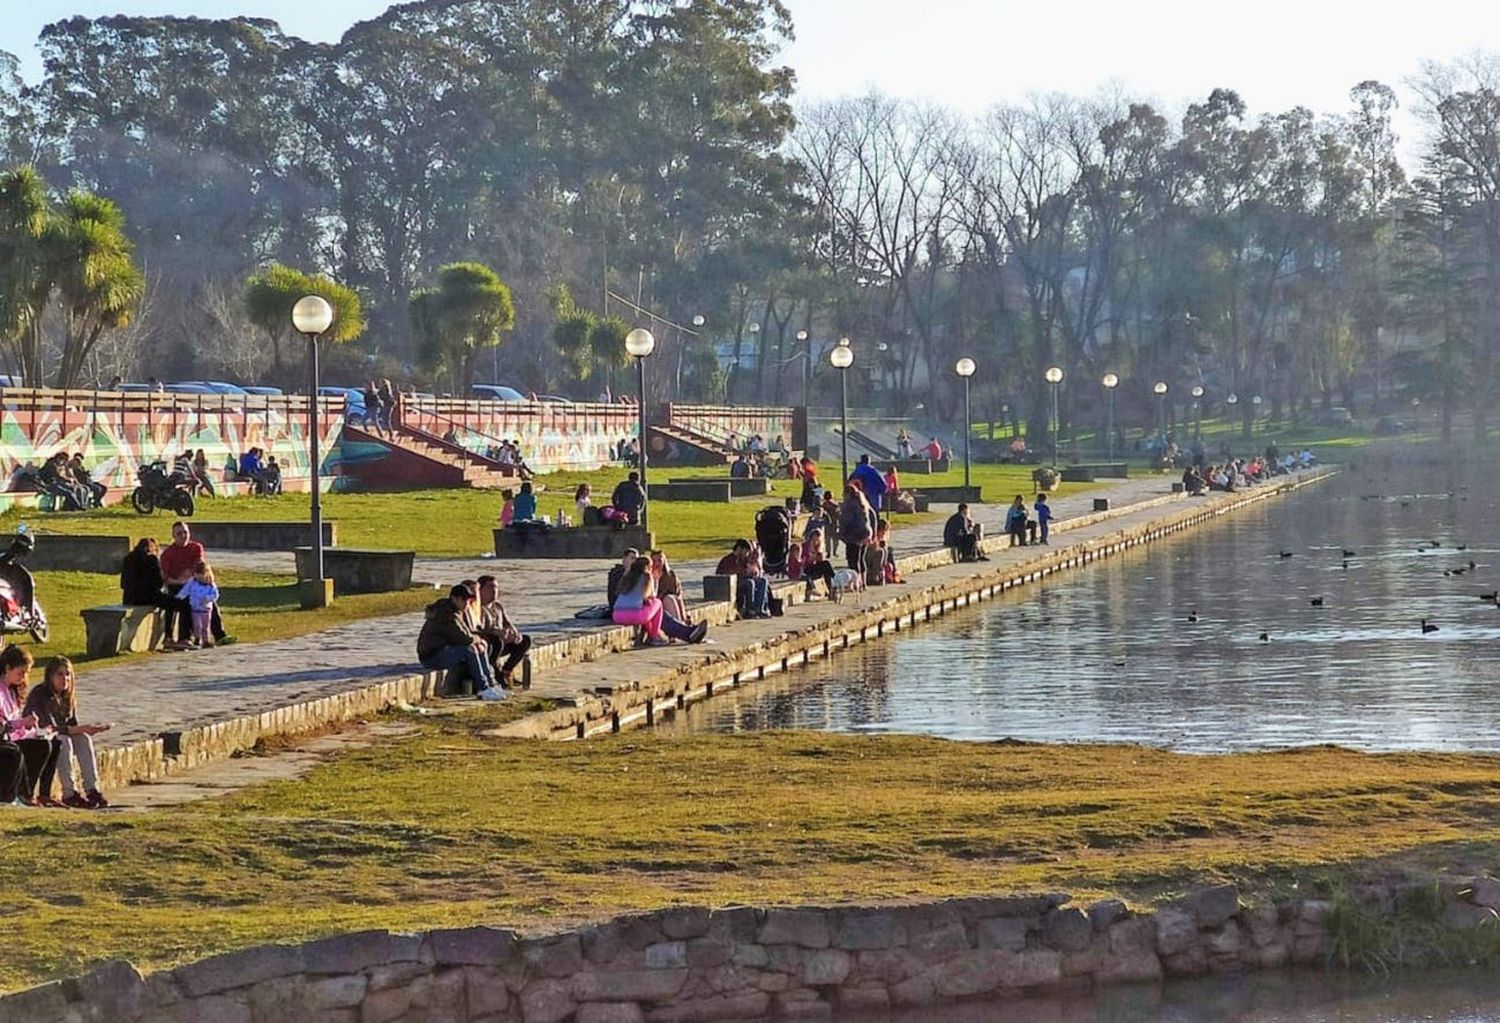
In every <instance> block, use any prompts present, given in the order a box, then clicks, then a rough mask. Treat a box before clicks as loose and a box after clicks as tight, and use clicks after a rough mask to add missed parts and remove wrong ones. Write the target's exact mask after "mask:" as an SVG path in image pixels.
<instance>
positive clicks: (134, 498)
mask: <svg viewBox="0 0 1500 1023" xmlns="http://www.w3.org/2000/svg"><path fill="white" fill-rule="evenodd" d="M140 477H141V485H140V486H138V487H136V488H135V490H133V491H131V494H130V503H131V504H132V505H134V506H135V510H136V511H138V512H140V513H141V514H142V515H150V514H151V513H152V512H153V511H155V510H156V509H158V508H165V509H166V510H167V511H172V512H176V513H177V514H178V515H181V516H182V517H183V518H187V517H188V516H190V515H192V514H193V488H194V486H195V485H196V481H194V480H193V479H191V478H190V477H187V476H184V475H183V474H182V473H178V472H168V471H167V463H166V462H163V461H161V460H159V459H158V460H157V461H155V462H152V463H150V464H149V465H143V466H141V472H140Z"/></svg>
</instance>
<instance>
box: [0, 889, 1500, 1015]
mask: <svg viewBox="0 0 1500 1023" xmlns="http://www.w3.org/2000/svg"><path fill="white" fill-rule="evenodd" d="M1429 887H1430V886H1429ZM1442 897H1443V899H1444V900H1446V904H1447V906H1448V909H1449V910H1450V912H1445V913H1444V915H1443V920H1444V923H1445V924H1446V925H1447V927H1449V928H1451V929H1454V930H1459V929H1464V928H1470V927H1476V926H1481V925H1483V924H1485V923H1487V922H1493V921H1494V919H1495V907H1496V906H1500V882H1496V881H1493V880H1491V879H1488V878H1482V879H1477V880H1475V881H1473V882H1471V883H1468V884H1464V885H1456V884H1454V885H1450V886H1448V887H1447V888H1445V889H1443V890H1442ZM1394 901H1395V897H1394V894H1393V890H1379V891H1372V892H1367V893H1366V902H1367V904H1368V905H1369V906H1372V907H1376V908H1378V907H1380V906H1381V905H1386V904H1393V903H1394ZM1331 909H1332V907H1331V905H1330V904H1329V903H1328V902H1324V901H1318V900H1311V899H1301V900H1294V901H1283V902H1275V901H1272V900H1271V899H1269V898H1253V897H1252V898H1247V899H1242V898H1241V896H1240V893H1239V891H1238V890H1237V889H1236V888H1235V887H1234V886H1233V885H1218V886H1213V887H1206V888H1199V889H1196V890H1194V891H1191V892H1190V893H1188V894H1187V895H1186V896H1184V897H1183V898H1181V899H1178V900H1176V901H1173V902H1169V903H1166V904H1163V905H1160V906H1158V907H1156V908H1155V909H1154V910H1153V911H1150V912H1135V911H1133V910H1131V909H1130V908H1129V907H1127V906H1126V905H1125V903H1123V902H1121V901H1119V900H1115V899H1110V900H1105V901H1101V902H1096V903H1093V904H1091V905H1076V904H1074V903H1073V902H1072V901H1071V900H1070V898H1069V896H1067V895H1062V894H1048V895H1023V896H1004V897H983V898H967V899H953V900H948V901H944V902H937V903H924V904H918V905H883V906H842V907H801V908H789V909H757V908H749V907H735V908H727V909H705V908H678V909H670V910H662V911H658V912H654V913H648V914H642V915H632V916H625V917H620V918H617V919H615V920H611V921H609V922H606V923H601V924H597V925H594V926H588V927H584V928H582V929H579V930H571V931H565V932H562V933H556V934H546V935H536V936H520V935H517V934H516V933H515V932H513V931H509V930H500V929H493V928H488V927H469V928H462V929H455V930H442V931H432V932H428V933H425V934H391V933H388V932H385V931H368V932H363V933H358V934H347V935H341V936H338V937H333V938H326V939H323V940H319V941H314V942H310V943H308V944H304V945H275V946H265V947H261V948H255V949H250V950H247V951H242V952H234V953H230V954H227V955H221V956H216V957H214V958H211V959H205V960H202V961H200V962H196V963H191V964H188V965H184V966H179V967H177V968H176V969H174V970H170V971H165V972H162V973H157V974H153V975H151V976H149V977H142V976H141V975H140V974H139V973H138V972H137V971H136V970H135V968H134V967H133V966H131V965H130V964H129V963H125V962H110V963H106V964H104V965H102V966H100V967H98V968H96V969H95V970H94V971H93V972H92V973H89V974H87V975H85V976H83V977H79V978H76V979H72V980H66V981H57V982H53V983H50V984H45V985H42V986H40V987H36V988H31V989H29V990H26V991H22V992H18V993H16V994H12V995H10V996H7V997H5V998H3V999H0V1020H25V1021H27V1023H54V1021H56V1023H64V1021H68V1023H81V1021H85V1020H111V1021H119V1023H129V1021H134V1020H154V1021H163V1023H189V1021H198V1020H203V1021H208V1020H212V1021H215V1023H283V1021H288V1023H289V1021H294V1020H307V1019H318V1020H326V1021H330V1023H356V1021H358V1023H397V1021H399V1023H419V1021H430V1023H438V1021H444V1023H458V1021H473V1023H502V1021H504V1023H562V1021H569V1020H571V1021H573V1023H647V1021H650V1023H691V1021H711V1020H734V1019H764V1018H769V1019H822V1018H829V1017H831V1016H834V1015H839V1014H844V1015H846V1016H847V1018H850V1019H858V1018H860V1017H861V1014H865V1013H869V1012H872V1011H878V1010H884V1009H887V1008H892V1007H922V1006H932V1005H939V1004H945V1003H952V1002H960V1001H965V1000H983V1001H989V1002H1003V1001H1006V1000H1010V999H1015V998H1019V997H1023V996H1031V995H1035V994H1039V993H1046V992H1054V991H1077V990H1088V989H1089V988H1091V987H1104V986H1109V985H1115V984H1123V983H1135V982H1150V981H1159V980H1161V979H1163V978H1167V977H1186V976H1196V975H1201V974H1207V973H1220V974H1222V973H1233V972H1239V971H1246V970H1258V969H1266V968H1275V967H1280V966H1285V965H1289V964H1299V965H1311V964H1318V963H1323V962H1326V961H1327V960H1328V958H1329V956H1328V950H1329V948H1330V938H1329V922H1330V913H1331Z"/></svg>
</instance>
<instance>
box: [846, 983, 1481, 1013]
mask: <svg viewBox="0 0 1500 1023" xmlns="http://www.w3.org/2000/svg"><path fill="white" fill-rule="evenodd" d="M859 1019H860V1020H861V1021H862V1023H1148V1021H1149V1023H1419V1021H1420V1023H1494V1021H1500V978H1497V977H1494V976H1484V975H1480V974H1477V973H1475V972H1472V971H1471V972H1438V973H1428V974H1415V975H1412V976H1406V977H1399V978H1371V977H1351V976H1340V975H1332V974H1325V973H1317V972H1289V973H1261V974H1251V975H1244V976H1235V977H1214V978H1207V979H1203V980H1192V981H1174V982H1172V983H1169V984H1165V985H1144V986H1139V987H1131V988H1121V989H1116V990H1112V991H1107V992H1104V993H1101V994H1098V995H1073V996H1069V997H1065V998H1064V997H1059V998H1049V999H1039V1000H1035V1001H1026V1002H1015V1003H1011V1004H1008V1005H985V1004H975V1005H960V1006H950V1007H946V1008H941V1009H923V1010H921V1011H920V1012H916V1011H913V1012H909V1013H899V1012H893V1013H890V1014H888V1015H878V1014H877V1015H868V1014H867V1015H862V1016H860V1017H859ZM842 1023H854V1021H853V1019H847V1020H844V1021H842Z"/></svg>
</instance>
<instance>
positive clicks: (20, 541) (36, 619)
mask: <svg viewBox="0 0 1500 1023" xmlns="http://www.w3.org/2000/svg"><path fill="white" fill-rule="evenodd" d="M34 550H36V540H35V539H33V538H32V536H31V534H30V533H27V532H25V527H24V526H23V527H22V531H21V532H19V533H17V534H16V537H15V539H14V540H12V541H11V542H10V548H9V549H8V550H6V552H5V553H4V554H0V637H3V636H5V635H7V634H9V633H13V632H29V633H31V638H32V639H34V640H36V641H37V642H38V643H45V642H47V615H46V612H44V611H43V610H42V606H41V605H40V604H38V603H37V602H36V580H34V579H33V578H32V577H31V573H30V572H29V571H28V570H27V568H26V566H25V565H23V564H21V559H22V558H24V557H26V555H28V554H30V553H31V552H32V551H34Z"/></svg>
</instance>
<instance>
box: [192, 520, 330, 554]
mask: <svg viewBox="0 0 1500 1023" xmlns="http://www.w3.org/2000/svg"><path fill="white" fill-rule="evenodd" d="M188 526H189V528H190V529H191V530H192V533H193V539H194V540H197V541H198V542H199V543H201V544H202V545H203V546H204V547H206V548H207V549H208V550H210V551H213V550H223V551H289V550H292V549H293V548H295V547H298V546H305V545H307V544H308V543H309V542H310V540H311V538H312V523H311V522H200V521H198V520H197V519H194V520H193V521H192V522H190V523H189V524H188ZM338 536H339V531H338V521H337V520H336V519H324V520H323V546H324V547H334V546H336V545H337V544H338Z"/></svg>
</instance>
